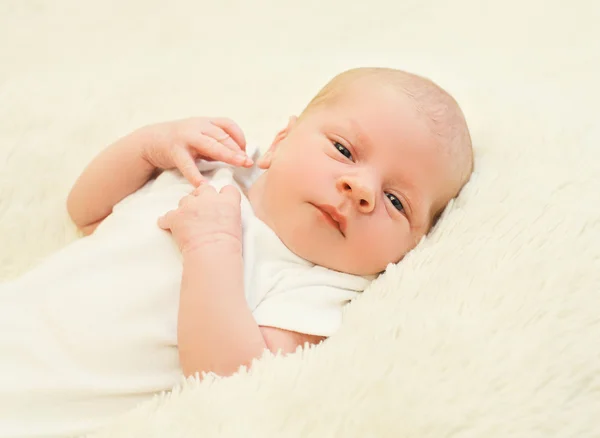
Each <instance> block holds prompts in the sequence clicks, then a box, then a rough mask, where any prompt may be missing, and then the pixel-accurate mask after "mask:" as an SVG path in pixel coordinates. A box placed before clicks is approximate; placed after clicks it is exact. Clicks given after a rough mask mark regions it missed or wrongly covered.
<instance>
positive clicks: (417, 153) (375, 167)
mask: <svg viewBox="0 0 600 438" xmlns="http://www.w3.org/2000/svg"><path fill="white" fill-rule="evenodd" d="M259 166H261V167H262V168H264V169H266V171H265V172H264V174H263V175H261V177H260V178H259V179H258V181H257V182H256V183H255V184H254V185H253V187H252V188H251V190H250V194H249V195H250V200H251V202H252V205H253V207H254V209H255V211H256V214H257V215H258V217H259V218H260V219H261V220H263V221H264V222H265V223H266V224H267V225H269V226H270V227H271V228H272V229H273V230H274V231H275V233H276V234H277V235H278V236H279V238H280V239H281V240H282V242H283V243H284V244H285V245H286V246H287V247H288V248H289V249H290V250H291V251H292V252H294V253H295V254H297V255H298V256H300V257H302V258H304V259H306V260H309V261H311V262H313V263H315V264H317V265H321V266H324V267H327V268H330V269H335V270H337V271H342V272H347V273H351V274H357V275H369V274H377V273H379V272H381V271H383V270H384V269H385V268H386V266H387V265H388V264H389V263H392V262H397V261H399V260H401V259H402V257H403V256H404V255H405V254H406V253H407V252H408V251H410V250H411V249H412V248H414V247H415V245H416V244H417V243H418V242H419V240H420V239H421V237H423V236H424V235H425V234H427V233H428V232H429V230H430V229H431V228H432V226H433V225H434V224H435V222H436V220H437V219H438V218H439V216H440V214H441V213H442V211H443V209H444V207H445V206H446V204H447V203H448V201H450V199H452V198H453V197H455V196H456V195H457V194H458V193H459V191H460V189H461V188H462V187H463V186H464V184H465V183H466V182H467V180H468V179H469V177H470V175H471V172H472V168H473V154H472V149H471V139H470V136H469V131H468V128H467V125H466V122H465V119H464V116H463V113H462V111H461V110H460V108H459V106H458V104H457V103H456V101H455V100H454V99H453V98H452V97H451V96H450V95H449V94H448V93H446V92H445V91H444V90H442V89H441V88H440V87H438V86H437V85H435V84H434V83H433V82H431V81H429V80H428V79H425V78H422V77H420V76H417V75H414V74H410V73H406V72H403V71H399V70H393V69H384V68H360V69H353V70H349V71H346V72H344V73H342V74H340V75H338V76H336V77H335V78H334V79H332V80H331V81H330V82H329V83H328V84H327V85H325V87H324V88H323V89H322V90H321V91H320V92H319V93H318V94H317V96H316V97H315V98H314V99H313V100H312V101H311V102H310V103H309V104H308V106H307V107H306V109H305V110H304V111H303V112H302V114H301V115H300V116H299V117H297V118H296V117H292V118H290V122H289V124H288V125H287V126H286V127H285V128H284V129H283V130H282V131H280V132H279V133H278V134H277V136H276V137H275V140H274V141H273V144H272V145H271V147H270V149H269V151H268V152H267V153H266V154H265V155H264V156H263V157H262V158H261V159H260V161H259Z"/></svg>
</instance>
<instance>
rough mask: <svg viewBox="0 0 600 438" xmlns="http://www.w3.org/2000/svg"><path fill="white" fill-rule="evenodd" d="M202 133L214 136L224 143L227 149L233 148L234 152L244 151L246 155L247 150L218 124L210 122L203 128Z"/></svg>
mask: <svg viewBox="0 0 600 438" xmlns="http://www.w3.org/2000/svg"><path fill="white" fill-rule="evenodd" d="M202 134H204V135H208V136H209V137H212V138H214V139H215V140H217V141H218V142H219V143H221V144H223V145H224V146H225V147H227V149H230V150H232V151H233V152H242V153H244V155H245V151H244V150H243V149H242V148H241V147H240V145H239V144H237V143H236V141H235V140H234V139H233V138H231V136H230V135H229V134H228V133H226V132H225V131H224V130H223V129H221V128H219V127H218V126H216V125H213V124H210V125H208V126H206V127H205V128H203V129H202Z"/></svg>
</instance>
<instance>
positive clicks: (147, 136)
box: [128, 125, 157, 171]
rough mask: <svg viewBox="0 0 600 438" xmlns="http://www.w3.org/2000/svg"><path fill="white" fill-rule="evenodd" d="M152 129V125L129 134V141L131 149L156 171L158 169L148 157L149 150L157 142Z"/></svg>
mask: <svg viewBox="0 0 600 438" xmlns="http://www.w3.org/2000/svg"><path fill="white" fill-rule="evenodd" d="M151 128H152V125H148V126H143V127H141V128H138V129H136V130H135V131H133V132H132V133H131V134H129V139H128V140H129V144H130V145H131V147H132V148H133V149H135V150H136V151H137V153H138V154H139V156H140V158H141V159H142V160H143V161H144V163H146V164H147V165H148V167H149V168H151V169H152V170H153V171H154V170H155V169H157V167H156V166H155V165H154V164H153V163H152V161H151V160H150V158H149V155H148V150H149V148H150V147H151V146H152V144H154V142H156V135H155V134H154V133H153V132H152V129H151Z"/></svg>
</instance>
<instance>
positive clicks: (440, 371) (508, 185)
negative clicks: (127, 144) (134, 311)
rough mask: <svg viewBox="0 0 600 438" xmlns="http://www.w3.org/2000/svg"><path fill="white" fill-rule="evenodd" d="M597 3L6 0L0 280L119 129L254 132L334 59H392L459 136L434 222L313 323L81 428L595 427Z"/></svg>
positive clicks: (472, 432)
mask: <svg viewBox="0 0 600 438" xmlns="http://www.w3.org/2000/svg"><path fill="white" fill-rule="evenodd" d="M599 20H600V7H599V6H598V2H595V1H593V0H579V1H577V2H570V3H565V2H559V1H544V2H542V1H541V0H530V1H528V2H521V1H517V0H508V1H505V2H488V1H483V2H482V1H478V0H457V1H453V2H447V1H442V0H432V1H426V2H423V1H413V0H406V1H403V2H398V1H383V0H373V1H369V2H332V1H316V0H314V1H313V0H310V1H305V2H295V3H293V4H292V3H291V2H285V1H274V0H271V1H259V2H243V1H238V0H232V1H223V2H199V1H175V2H163V1H157V0H144V1H140V0H136V1H128V2H123V1H116V0H112V1H104V2H80V1H75V0H63V1H61V2H55V1H42V0H19V1H17V0H4V1H2V2H1V3H0V59H1V61H0V62H1V64H2V68H1V69H0V166H1V167H0V170H1V174H0V175H1V176H0V279H3V280H5V279H8V278H12V277H14V276H17V275H18V274H20V273H22V272H24V271H26V270H27V269H28V268H30V267H32V266H33V265H34V264H35V263H36V262H37V261H39V260H40V259H41V258H43V257H44V256H46V255H47V254H49V253H51V252H53V251H55V250H57V249H58V248H60V247H61V246H63V245H65V244H67V243H68V242H70V241H72V240H74V239H76V238H77V233H76V230H75V228H74V226H73V225H72V224H71V223H70V221H69V220H68V216H67V214H66V211H65V199H66V195H67V193H68V190H69V188H70V186H71V184H72V183H73V182H74V179H75V178H76V177H77V175H78V174H79V172H81V170H82V168H83V166H84V165H85V164H86V163H87V162H88V161H89V160H90V159H91V158H92V156H93V155H94V154H96V153H97V152H98V151H99V150H100V149H101V148H103V147H104V146H105V145H106V144H108V143H109V142H111V141H112V140H114V139H115V138H116V137H118V136H120V135H122V134H124V133H126V132H128V131H129V130H132V129H134V128H136V127H138V126H141V125H143V124H146V123H150V122H154V121H161V120H167V119H173V118H178V117H186V116H190V115H227V116H230V117H232V118H233V119H235V120H236V121H238V122H239V124H240V125H241V126H242V128H243V129H244V130H245V131H246V135H247V137H248V139H249V140H250V141H253V142H258V143H259V144H260V145H261V146H262V147H265V146H267V145H268V143H269V141H270V140H271V139H272V137H273V136H274V135H275V133H276V131H277V130H278V129H279V128H280V127H282V126H283V124H284V123H285V122H286V121H287V116H288V115H291V114H294V113H298V112H299V111H300V110H301V109H302V107H303V105H305V104H306V103H307V102H308V100H309V99H310V98H311V97H312V95H313V94H314V93H316V91H317V90H318V88H319V87H320V86H322V85H323V84H324V82H325V81H327V80H328V79H329V78H330V77H331V76H333V75H334V74H336V73H338V72H339V71H341V70H343V69H346V68H349V67H354V66H358V65H385V66H393V67H399V68H404V69H407V70H410V71H415V72H419V73H421V74H423V75H425V76H429V77H431V78H433V79H434V80H436V81H437V82H438V83H440V84H441V85H442V86H444V87H446V88H447V89H448V90H449V91H450V92H452V93H453V94H454V95H455V96H456V98H457V99H458V101H459V102H461V104H462V106H463V108H464V110H465V113H466V115H467V118H468V120H469V122H470V126H471V129H472V134H473V139H474V143H475V146H476V172H475V174H474V176H473V178H472V180H471V182H470V183H469V184H468V186H467V187H466V188H465V190H464V191H463V193H462V194H461V195H460V196H459V198H458V199H457V200H456V201H455V202H454V203H453V204H452V205H451V207H450V208H449V209H447V211H446V213H445V215H444V217H443V219H442V221H441V222H440V224H439V226H438V227H437V228H436V229H435V230H434V232H433V233H432V234H431V235H430V236H429V237H428V238H426V239H425V240H424V241H423V242H421V244H420V245H419V246H418V247H417V248H416V249H415V250H414V251H413V252H411V253H410V254H409V255H408V256H407V257H406V258H405V260H404V261H402V262H401V263H400V264H399V265H398V266H395V267H393V268H391V269H389V270H388V272H386V273H385V274H384V275H383V276H382V277H380V279H379V280H378V281H376V282H375V283H374V284H373V285H372V287H370V288H369V289H368V290H367V291H366V292H365V293H364V295H363V296H362V297H361V298H360V299H358V300H356V301H355V302H353V303H352V304H351V305H350V306H348V308H347V312H346V313H345V322H344V324H343V327H342V329H341V330H340V331H339V333H338V334H337V335H335V336H334V337H332V338H331V339H330V340H328V341H327V342H325V343H324V344H322V345H320V346H318V347H316V348H312V349H310V350H308V351H304V352H299V353H297V354H295V355H292V356H289V357H286V358H282V357H271V356H269V357H265V358H264V359H263V360H261V361H259V362H258V363H256V365H255V366H254V367H253V368H252V370H251V372H250V373H246V372H242V373H240V374H238V375H236V376H234V377H232V378H229V379H213V378H207V379H206V380H204V381H202V382H201V383H199V382H197V381H191V380H190V381H188V382H182V386H181V388H178V389H177V390H176V391H174V392H173V393H171V394H167V395H163V396H160V397H156V398H155V399H154V400H150V401H149V402H148V403H146V404H143V405H141V406H139V408H137V409H136V410H134V411H133V412H131V413H128V414H126V415H125V416H124V417H123V418H121V419H119V420H118V421H117V422H116V423H115V424H114V425H113V426H112V427H110V428H108V429H106V430H104V431H101V432H100V435H99V437H104V436H106V437H109V436H110V437H134V436H135V437H137V436H140V437H141V436H145V437H148V436H179V437H188V436H189V437H192V436H219V437H233V436H247V437H254V436H256V437H259V436H260V437H265V436H290V437H292V436H298V437H300V436H302V437H305V436H319V437H324V436H345V437H349V436H356V437H365V436H394V437H419V438H427V437H440V438H441V437H461V438H462V437H465V438H466V437H528V438H533V437H578V438H582V437H592V436H596V437H597V436H600V422H599V418H600V380H599V377H598V376H600V356H599V354H598V342H599V340H600V318H599V316H598V312H599V309H600V144H599V143H600V123H599V122H598V119H599V117H598V116H599V115H600V113H599V112H598V102H599V101H600V87H599V86H598V77H600V57H599V54H600V43H599V42H600V32H599V31H598V30H597V29H598V27H597V23H598V21H599ZM0 354H1V352H0Z"/></svg>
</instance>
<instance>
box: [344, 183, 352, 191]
mask: <svg viewBox="0 0 600 438" xmlns="http://www.w3.org/2000/svg"><path fill="white" fill-rule="evenodd" d="M344 190H350V191H352V187H350V184H348V183H344Z"/></svg>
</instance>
